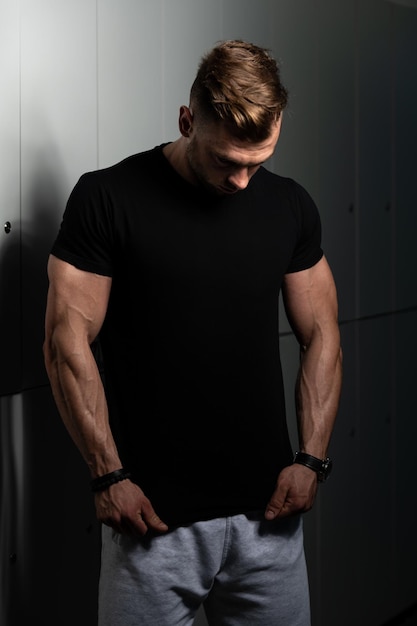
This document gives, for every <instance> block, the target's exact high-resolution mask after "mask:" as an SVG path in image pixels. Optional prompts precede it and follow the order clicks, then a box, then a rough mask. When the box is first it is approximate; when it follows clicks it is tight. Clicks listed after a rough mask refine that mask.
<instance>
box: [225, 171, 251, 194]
mask: <svg viewBox="0 0 417 626" xmlns="http://www.w3.org/2000/svg"><path fill="white" fill-rule="evenodd" d="M249 180H250V176H249V169H248V168H247V167H242V168H239V169H238V170H235V171H234V172H233V173H232V174H230V176H229V177H228V179H227V182H228V183H229V185H231V186H232V187H233V188H234V189H236V190H238V191H242V190H243V189H246V187H247V186H248V184H249Z"/></svg>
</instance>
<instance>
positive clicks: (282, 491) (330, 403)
mask: <svg viewBox="0 0 417 626" xmlns="http://www.w3.org/2000/svg"><path fill="white" fill-rule="evenodd" d="M282 293H283V301H284V306H285V309H286V313H287V317H288V320H289V322H290V324H291V327H292V329H293V331H294V334H295V336H296V337H297V340H298V342H299V344H300V368H299V372H298V377H297V383H296V411H297V421H298V433H299V451H300V452H304V453H306V454H308V455H311V456H314V457H316V458H318V459H324V458H325V457H326V455H327V448H328V446H329V442H330V437H331V434H332V430H333V426H334V421H335V418H336V413H337V410H338V406H339V398H340V391H341V381H342V351H341V347H340V333H339V324H338V306H337V295H336V287H335V284H334V280H333V275H332V273H331V270H330V268H329V265H328V263H327V261H326V259H325V257H322V259H321V260H320V261H319V262H318V263H317V264H316V265H314V266H313V267H311V268H309V269H307V270H303V271H301V272H294V273H291V274H287V275H286V276H285V278H284V283H283V289H282ZM317 482H318V474H317V473H316V472H315V471H314V470H312V469H310V468H309V467H306V466H304V465H301V464H299V463H294V464H292V465H290V466H288V467H285V468H284V469H283V470H282V472H281V473H280V475H279V476H278V480H277V484H276V488H275V491H274V493H273V494H272V497H271V499H270V501H269V503H268V505H267V508H266V513H265V516H266V518H267V519H274V518H277V517H285V516H287V515H291V514H294V513H300V512H305V511H308V510H309V509H311V507H312V506H313V503H314V499H315V496H316V492H317Z"/></svg>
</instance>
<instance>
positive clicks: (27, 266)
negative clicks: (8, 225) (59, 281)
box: [21, 146, 67, 389]
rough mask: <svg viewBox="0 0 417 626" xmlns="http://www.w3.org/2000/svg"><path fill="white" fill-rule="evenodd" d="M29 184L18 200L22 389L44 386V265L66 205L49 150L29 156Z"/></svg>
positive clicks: (58, 167)
mask: <svg viewBox="0 0 417 626" xmlns="http://www.w3.org/2000/svg"><path fill="white" fill-rule="evenodd" d="M29 162H30V163H31V164H32V171H31V173H30V180H29V181H27V182H26V184H25V189H26V191H25V196H24V197H23V198H22V207H23V208H22V225H21V231H22V237H21V240H22V251H21V255H22V256H21V259H22V260H21V273H22V387H23V389H29V388H34V387H38V386H41V385H45V384H48V380H47V376H46V371H45V367H44V362H43V353H42V344H43V339H44V318H45V307H46V297H47V290H48V278H47V262H48V256H49V252H50V249H51V246H52V243H53V241H54V239H55V237H56V234H57V232H58V228H59V224H60V221H61V217H62V213H63V210H64V207H65V203H66V199H67V198H66V196H67V184H66V181H65V180H64V177H63V175H62V172H63V167H62V165H61V163H60V158H59V154H58V153H57V150H56V149H55V148H54V147H53V146H52V147H51V146H45V147H44V148H43V149H42V151H37V152H36V153H34V154H33V155H31V157H30V159H29Z"/></svg>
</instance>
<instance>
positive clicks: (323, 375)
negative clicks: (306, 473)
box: [296, 325, 342, 459]
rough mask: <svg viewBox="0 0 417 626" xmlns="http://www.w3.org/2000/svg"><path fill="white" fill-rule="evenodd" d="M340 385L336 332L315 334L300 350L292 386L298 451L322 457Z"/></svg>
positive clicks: (337, 401)
mask: <svg viewBox="0 0 417 626" xmlns="http://www.w3.org/2000/svg"><path fill="white" fill-rule="evenodd" d="M341 382H342V352H341V348H340V338H339V330H338V328H337V327H336V325H335V326H334V328H333V329H332V330H331V331H327V333H317V336H316V337H314V338H313V339H312V340H311V343H310V344H309V345H308V346H307V347H305V348H302V350H301V358H300V369H299V373H298V378H297V384H296V409H297V421H298V432H299V440H300V450H301V451H304V452H307V453H308V454H312V455H313V456H316V457H318V458H321V459H322V458H325V456H326V455H327V449H328V446H329V442H330V438H331V434H332V431H333V426H334V421H335V418H336V414H337V410H338V406H339V399H340V391H341Z"/></svg>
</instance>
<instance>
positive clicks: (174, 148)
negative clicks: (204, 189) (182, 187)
mask: <svg viewBox="0 0 417 626" xmlns="http://www.w3.org/2000/svg"><path fill="white" fill-rule="evenodd" d="M162 152H163V154H164V156H165V158H166V159H167V160H168V161H169V163H170V165H171V166H172V167H173V168H174V170H175V171H176V172H177V173H178V174H179V175H180V176H182V178H185V180H186V181H188V182H189V183H191V184H192V185H195V184H196V180H195V176H194V174H193V172H192V170H191V169H190V166H189V164H188V159H187V144H186V141H185V139H184V137H179V139H177V140H176V141H173V142H172V143H169V144H167V145H166V146H165V147H164V148H163V150H162Z"/></svg>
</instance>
